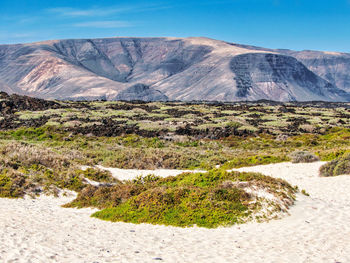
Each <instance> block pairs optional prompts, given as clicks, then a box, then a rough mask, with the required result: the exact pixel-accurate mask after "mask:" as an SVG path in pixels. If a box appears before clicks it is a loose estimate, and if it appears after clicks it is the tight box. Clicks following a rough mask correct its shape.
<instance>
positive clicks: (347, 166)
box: [320, 153, 350, 177]
mask: <svg viewBox="0 0 350 263" xmlns="http://www.w3.org/2000/svg"><path fill="white" fill-rule="evenodd" d="M343 174H350V153H346V154H344V155H343V156H341V157H338V158H337V159H335V160H333V161H331V162H329V163H327V164H325V165H323V166H322V167H321V168H320V175H321V176H327V177H328V176H337V175H343Z"/></svg>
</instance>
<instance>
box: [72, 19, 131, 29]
mask: <svg viewBox="0 0 350 263" xmlns="http://www.w3.org/2000/svg"><path fill="white" fill-rule="evenodd" d="M73 26H75V27H93V28H122V27H131V26H133V24H132V23H130V22H128V21H89V22H81V23H76V24H73Z"/></svg>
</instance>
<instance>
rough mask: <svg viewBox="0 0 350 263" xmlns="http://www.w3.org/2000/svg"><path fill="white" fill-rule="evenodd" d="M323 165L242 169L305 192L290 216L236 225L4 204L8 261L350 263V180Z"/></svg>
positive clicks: (2, 245) (50, 203) (0, 225)
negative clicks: (324, 173)
mask: <svg viewBox="0 0 350 263" xmlns="http://www.w3.org/2000/svg"><path fill="white" fill-rule="evenodd" d="M321 165H322V163H321V162H318V163H312V164H290V163H282V164H274V165H266V166H256V167H250V168H241V169H238V170H241V171H242V170H244V171H258V172H262V173H264V174H267V175H272V176H275V177H281V178H284V179H286V180H288V181H289V182H290V183H292V184H294V185H298V186H299V188H300V189H305V190H306V191H307V192H308V193H309V194H310V197H306V196H304V195H301V194H299V195H298V197H297V202H296V205H295V206H293V207H292V208H291V210H290V214H291V215H290V216H287V217H285V218H283V219H281V220H273V221H270V222H268V223H261V224H258V223H249V224H245V225H237V226H232V227H229V228H219V229H202V228H175V227H165V226H155V225H147V224H141V225H133V224H127V223H110V222H104V221H101V220H98V219H94V218H91V217H90V215H91V213H92V212H93V211H94V210H92V209H80V210H78V209H68V208H61V207H60V205H61V204H64V203H66V202H68V201H69V200H71V199H72V198H73V197H61V198H52V197H45V196H43V197H40V198H38V199H35V200H32V199H29V198H27V199H18V200H15V199H12V200H11V199H0V229H1V233H0V262H100V263H102V262H157V261H161V262H293V263H294V262H342V263H345V262H350V225H349V223H348V222H350V191H349V186H350V176H339V177H333V178H320V177H318V169H319V167H320V166H321Z"/></svg>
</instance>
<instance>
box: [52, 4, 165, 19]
mask: <svg viewBox="0 0 350 263" xmlns="http://www.w3.org/2000/svg"><path fill="white" fill-rule="evenodd" d="M168 8H171V6H165V5H142V6H123V7H115V6H110V7H95V8H86V9H77V8H71V7H59V8H51V9H47V11H48V12H49V13H55V14H57V15H60V16H68V17H95V16H100V17H103V16H110V15H114V14H127V13H137V12H148V11H156V10H161V9H168Z"/></svg>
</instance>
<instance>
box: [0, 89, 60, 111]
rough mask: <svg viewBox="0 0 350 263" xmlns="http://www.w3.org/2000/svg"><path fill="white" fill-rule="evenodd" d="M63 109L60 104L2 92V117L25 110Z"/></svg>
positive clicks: (0, 101) (0, 108)
mask: <svg viewBox="0 0 350 263" xmlns="http://www.w3.org/2000/svg"><path fill="white" fill-rule="evenodd" d="M61 107H62V106H61V105H60V104H59V103H57V102H54V101H49V100H43V99H37V98H31V97H28V96H20V95H17V94H12V95H8V94H7V93H5V92H0V112H1V114H2V115H4V114H12V113H14V112H17V111H23V110H31V111H39V110H47V109H57V108H61Z"/></svg>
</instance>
